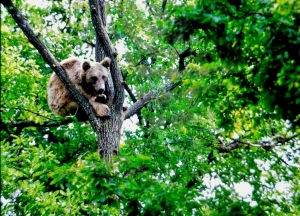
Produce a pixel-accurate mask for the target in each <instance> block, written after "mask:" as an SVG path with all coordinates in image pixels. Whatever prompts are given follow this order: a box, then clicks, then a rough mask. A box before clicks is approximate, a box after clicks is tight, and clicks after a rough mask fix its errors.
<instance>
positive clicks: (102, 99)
mask: <svg viewBox="0 0 300 216" xmlns="http://www.w3.org/2000/svg"><path fill="white" fill-rule="evenodd" d="M95 101H96V102H98V103H103V104H105V103H106V102H107V100H106V95H105V94H100V95H98V96H97V97H96V99H95Z"/></svg>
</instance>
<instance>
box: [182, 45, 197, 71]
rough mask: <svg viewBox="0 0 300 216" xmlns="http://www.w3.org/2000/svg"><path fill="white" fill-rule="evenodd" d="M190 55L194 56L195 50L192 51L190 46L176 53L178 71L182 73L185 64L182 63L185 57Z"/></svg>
mask: <svg viewBox="0 0 300 216" xmlns="http://www.w3.org/2000/svg"><path fill="white" fill-rule="evenodd" d="M191 55H194V56H195V55H196V52H195V51H192V50H191V48H190V47H189V48H187V49H186V50H184V51H183V52H182V53H180V54H179V55H178V56H179V61H178V67H179V73H182V71H183V70H184V69H185V64H184V60H185V58H186V57H189V56H191Z"/></svg>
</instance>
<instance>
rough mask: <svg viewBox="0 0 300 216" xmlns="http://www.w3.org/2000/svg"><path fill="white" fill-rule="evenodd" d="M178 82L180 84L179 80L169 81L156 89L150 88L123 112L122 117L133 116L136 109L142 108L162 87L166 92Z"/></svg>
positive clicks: (177, 84)
mask: <svg viewBox="0 0 300 216" xmlns="http://www.w3.org/2000/svg"><path fill="white" fill-rule="evenodd" d="M180 84H181V81H178V82H176V83H173V82H171V83H168V84H166V85H164V86H161V87H159V88H158V89H157V90H152V91H150V92H148V93H147V94H146V95H144V96H143V97H142V98H140V99H139V100H137V101H136V102H135V103H134V104H133V105H132V106H131V107H129V108H128V111H127V112H126V113H125V117H124V119H128V118H130V117H131V116H133V115H134V114H136V113H137V111H139V110H140V109H142V108H143V107H144V106H145V105H146V104H147V103H148V102H149V101H150V100H151V99H152V98H153V97H154V96H156V95H157V94H158V93H159V92H160V90H163V89H164V91H166V92H168V91H172V90H173V89H174V88H176V87H177V86H179V85H180Z"/></svg>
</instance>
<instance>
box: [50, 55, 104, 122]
mask: <svg viewBox="0 0 300 216" xmlns="http://www.w3.org/2000/svg"><path fill="white" fill-rule="evenodd" d="M60 64H61V65H62V67H63V68H64V69H65V70H66V72H67V74H68V76H69V78H70V80H71V82H72V83H74V84H75V87H76V88H77V89H78V90H79V92H80V93H81V94H83V95H84V96H85V97H86V98H87V99H88V100H89V102H90V104H91V105H92V107H93V108H94V110H95V111H96V113H97V115H98V116H99V117H101V118H107V117H109V116H110V109H109V108H108V106H107V105H105V104H103V101H104V99H105V98H106V96H105V95H104V94H103V93H104V91H105V81H106V80H107V76H108V73H109V66H110V59H109V58H107V57H106V58H104V59H103V61H101V62H100V63H98V62H95V63H92V62H89V61H86V60H83V61H81V60H80V59H78V58H74V57H72V58H68V59H66V60H63V61H62V62H61V63H60ZM48 104H49V107H50V109H51V110H52V111H53V112H54V113H55V114H57V115H60V116H62V117H65V116H67V115H76V117H77V119H78V121H86V120H87V119H88V118H87V116H86V115H85V114H84V112H83V110H82V109H81V108H80V106H79V105H78V103H77V102H76V101H75V99H74V98H73V96H72V95H71V93H70V92H69V90H68V89H67V88H66V86H65V85H64V84H63V83H62V82H61V81H60V79H59V78H58V76H57V75H56V74H55V73H53V74H52V76H51V78H50V81H49V83H48Z"/></svg>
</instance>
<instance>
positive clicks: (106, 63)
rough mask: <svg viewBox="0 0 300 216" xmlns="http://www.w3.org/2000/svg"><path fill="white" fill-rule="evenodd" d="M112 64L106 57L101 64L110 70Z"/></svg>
mask: <svg viewBox="0 0 300 216" xmlns="http://www.w3.org/2000/svg"><path fill="white" fill-rule="evenodd" d="M110 62H111V60H110V58H108V57H105V58H104V59H103V60H102V61H101V62H100V64H102V65H103V66H104V67H106V68H109V66H110Z"/></svg>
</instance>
